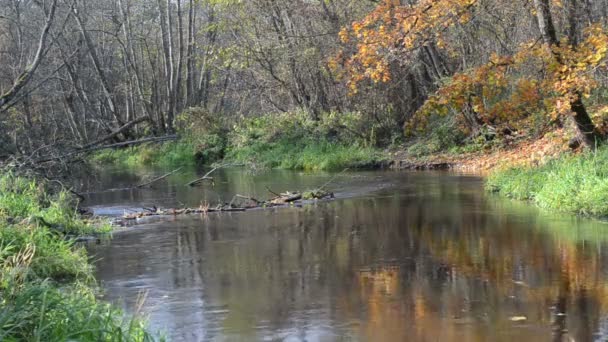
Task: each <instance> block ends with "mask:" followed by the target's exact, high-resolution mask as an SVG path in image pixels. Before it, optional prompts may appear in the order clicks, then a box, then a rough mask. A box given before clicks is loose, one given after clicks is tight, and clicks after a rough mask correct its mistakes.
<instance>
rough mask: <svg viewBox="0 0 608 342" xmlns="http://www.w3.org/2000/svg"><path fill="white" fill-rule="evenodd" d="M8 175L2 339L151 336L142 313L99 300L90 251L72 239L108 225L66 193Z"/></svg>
mask: <svg viewBox="0 0 608 342" xmlns="http://www.w3.org/2000/svg"><path fill="white" fill-rule="evenodd" d="M47 190H48V189H46V187H45V185H44V184H42V183H36V182H34V181H30V180H28V179H25V178H20V177H15V176H13V175H10V174H5V175H2V176H0V303H1V304H0V340H1V341H151V340H153V339H154V338H153V336H152V335H150V334H149V333H148V332H147V331H146V330H145V328H144V322H143V321H142V320H140V319H134V318H132V319H129V318H126V316H124V315H123V313H122V312H121V311H120V310H118V309H116V308H114V307H112V306H111V305H109V304H107V303H104V302H102V301H100V300H98V299H97V297H96V295H97V291H96V289H95V288H96V285H95V280H94V278H93V269H92V266H91V264H90V263H89V258H88V256H87V254H86V251H85V250H84V248H82V247H78V246H76V245H75V244H74V243H73V242H72V241H70V240H69V239H66V236H69V235H71V234H73V235H81V234H90V233H96V232H104V231H108V229H109V227H108V226H105V227H104V226H101V227H99V224H93V223H91V222H86V221H84V220H83V219H82V218H80V216H79V215H78V214H77V213H76V211H75V210H74V208H75V206H74V203H73V202H72V198H71V196H69V194H67V193H65V192H61V193H59V194H56V195H52V196H51V195H48V192H47Z"/></svg>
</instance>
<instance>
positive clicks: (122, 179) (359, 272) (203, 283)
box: [81, 169, 608, 341]
mask: <svg viewBox="0 0 608 342" xmlns="http://www.w3.org/2000/svg"><path fill="white" fill-rule="evenodd" d="M162 173H163V172H162V171H160V170H158V171H149V170H148V171H139V172H135V173H120V172H110V171H107V172H104V173H103V174H101V175H99V176H92V177H90V178H89V179H87V181H86V182H85V183H83V184H81V186H82V187H83V188H86V189H89V190H90V191H91V192H90V193H89V194H88V195H87V203H88V204H89V205H91V206H92V207H93V209H94V210H95V211H96V212H97V213H98V214H101V215H109V216H116V215H122V214H123V213H124V212H128V211H130V210H136V209H137V208H141V207H143V206H148V207H149V206H152V205H156V206H163V207H183V206H189V207H191V206H198V205H200V204H201V203H205V202H207V203H210V204H215V203H217V202H219V201H222V202H229V201H230V199H231V197H232V196H233V195H234V194H237V193H238V194H241V195H247V196H253V197H258V198H265V197H267V196H268V195H267V190H266V187H270V188H271V189H272V190H274V191H285V190H306V189H311V188H316V187H318V186H320V185H321V184H323V183H325V182H326V181H327V180H329V179H330V178H331V177H333V176H332V175H330V174H319V173H316V174H307V173H298V172H280V171H271V172H264V173H257V174H253V173H250V172H246V171H243V170H238V169H235V170H221V171H219V172H217V173H216V174H215V180H214V184H206V185H205V186H203V187H198V188H189V187H186V186H184V184H186V183H187V182H188V181H189V180H192V179H194V178H196V175H197V174H199V175H200V172H198V173H197V172H196V171H194V170H190V171H184V172H180V173H179V174H176V175H174V176H171V177H169V178H167V179H166V180H164V181H161V182H159V183H157V184H155V186H154V187H152V188H149V189H141V190H115V191H103V192H100V191H101V190H102V189H109V188H122V187H127V186H132V185H134V184H138V183H140V182H142V181H143V180H145V179H146V178H147V177H153V176H154V175H159V174H162ZM329 187H330V188H331V189H332V190H333V191H334V192H335V193H336V199H335V200H332V201H322V202H318V203H311V204H307V205H304V206H302V207H291V208H275V209H263V210H252V211H248V212H244V213H222V214H214V213H212V214H209V215H207V216H205V215H190V216H183V217H165V218H153V219H149V220H147V221H142V222H138V224H136V225H135V226H133V227H129V228H127V229H125V230H124V231H121V232H118V233H116V234H115V236H114V238H113V239H112V240H111V241H104V242H101V243H98V244H93V245H91V246H89V250H90V252H91V254H92V255H93V256H94V258H95V260H96V265H97V277H98V279H99V281H100V283H101V285H102V286H103V287H104V289H105V291H106V295H105V298H106V299H107V300H109V301H111V302H114V303H116V304H117V305H119V306H122V307H124V308H125V310H126V311H128V312H142V313H144V314H145V315H147V316H148V317H149V320H150V324H151V327H152V329H153V330H159V331H162V332H164V334H165V335H166V336H167V337H168V338H169V339H170V340H172V341H490V340H492V341H514V340H519V341H571V340H576V341H591V340H604V339H605V338H606V337H607V336H608V224H606V223H603V222H599V221H591V220H585V219H580V218H576V217H572V216H568V215H558V214H554V213H548V212H543V211H541V210H538V209H535V208H533V207H531V206H530V205H528V204H525V203H517V202H512V201H509V200H504V199H500V198H496V197H494V196H492V195H488V194H486V193H484V191H483V180H482V179H481V178H478V177H474V176H467V175H457V174H451V173H432V172H418V173H409V172H360V173H345V174H341V175H338V176H337V177H336V178H335V180H334V181H333V182H332V183H331V185H330V186H329ZM142 297H143V304H142V303H141V302H142V300H141V299H142Z"/></svg>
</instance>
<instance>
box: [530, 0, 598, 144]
mask: <svg viewBox="0 0 608 342" xmlns="http://www.w3.org/2000/svg"><path fill="white" fill-rule="evenodd" d="M534 7H535V9H536V16H537V19H538V27H539V29H540V32H541V34H542V36H543V41H544V42H545V44H546V45H547V46H548V48H549V49H551V47H553V46H559V40H558V39H557V31H556V30H555V25H554V23H553V17H552V16H551V8H550V7H549V0H534ZM552 53H553V56H554V58H555V60H556V61H557V63H558V64H560V65H561V64H563V59H562V56H560V54H559V53H558V52H552ZM575 95H576V98H575V99H574V100H571V101H570V108H571V109H572V112H573V114H574V115H573V119H574V123H575V124H576V128H577V130H578V133H579V135H580V138H581V140H582V142H583V143H584V144H585V145H587V146H589V147H591V148H595V146H596V145H597V142H598V141H599V140H600V139H601V138H602V136H601V134H599V132H598V130H597V128H596V127H595V125H594V124H593V121H592V120H591V117H590V116H589V113H588V112H587V108H585V104H584V103H583V101H582V99H581V95H580V94H579V93H577V94H575Z"/></svg>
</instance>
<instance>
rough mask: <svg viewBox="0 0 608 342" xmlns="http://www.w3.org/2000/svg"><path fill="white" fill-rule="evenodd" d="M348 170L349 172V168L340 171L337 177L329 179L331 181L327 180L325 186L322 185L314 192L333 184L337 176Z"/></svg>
mask: <svg viewBox="0 0 608 342" xmlns="http://www.w3.org/2000/svg"><path fill="white" fill-rule="evenodd" d="M348 170H349V168H346V169H344V170H342V172H340V173H338V174H337V175H335V176H333V177H331V179H330V180H328V181H327V182H326V183H325V184H323V185H321V186H320V187H319V188H317V189H315V192H317V191H321V190H323V189H324V188H325V187H326V186H328V185H329V184H331V183H333V181H334V180H336V178H338V176H340V175H342V174H343V173H344V172H346V171H348Z"/></svg>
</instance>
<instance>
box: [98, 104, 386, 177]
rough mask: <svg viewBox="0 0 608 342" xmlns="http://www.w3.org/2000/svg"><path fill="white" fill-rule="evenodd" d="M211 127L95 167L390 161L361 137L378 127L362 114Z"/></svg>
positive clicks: (272, 117) (315, 166) (115, 155)
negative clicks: (106, 165) (363, 131)
mask: <svg viewBox="0 0 608 342" xmlns="http://www.w3.org/2000/svg"><path fill="white" fill-rule="evenodd" d="M194 126H196V125H194ZM212 126H214V127H216V126H217V127H216V128H215V129H213V130H209V129H196V128H192V127H193V124H191V125H188V127H190V128H188V129H185V130H184V131H183V132H182V135H183V136H184V138H182V139H181V140H179V141H177V142H171V143H165V144H162V145H146V146H138V147H134V148H127V149H121V150H107V151H101V152H99V153H97V154H96V155H94V156H93V157H92V161H93V163H94V164H98V165H104V164H115V165H120V166H123V167H130V168H135V167H139V166H161V167H165V168H174V167H177V166H183V165H193V164H197V163H198V164H212V163H214V162H218V161H220V160H222V159H224V161H225V162H233V163H246V164H254V165H255V166H257V167H264V168H280V169H289V170H323V171H332V170H339V169H343V168H346V167H350V168H369V167H375V166H378V165H379V164H381V163H382V162H383V161H384V160H385V159H386V156H385V155H384V154H383V153H382V152H380V150H379V149H377V148H374V147H370V146H373V145H374V144H373V143H371V141H372V140H373V136H374V134H372V133H373V129H372V130H371V131H372V132H371V133H370V134H369V136H366V135H365V134H361V133H356V132H360V131H362V130H365V129H369V127H370V126H373V125H371V124H369V123H368V122H366V121H364V116H362V115H361V114H358V113H340V114H338V113H327V114H325V115H323V116H322V117H321V119H320V120H319V121H315V120H312V119H311V118H310V115H309V114H307V113H306V112H301V111H300V112H298V111H297V112H292V113H281V114H267V115H263V116H259V117H252V118H243V119H242V120H240V121H239V122H238V123H237V124H235V125H232V126H231V127H230V128H229V129H228V128H226V127H220V126H219V125H212Z"/></svg>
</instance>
